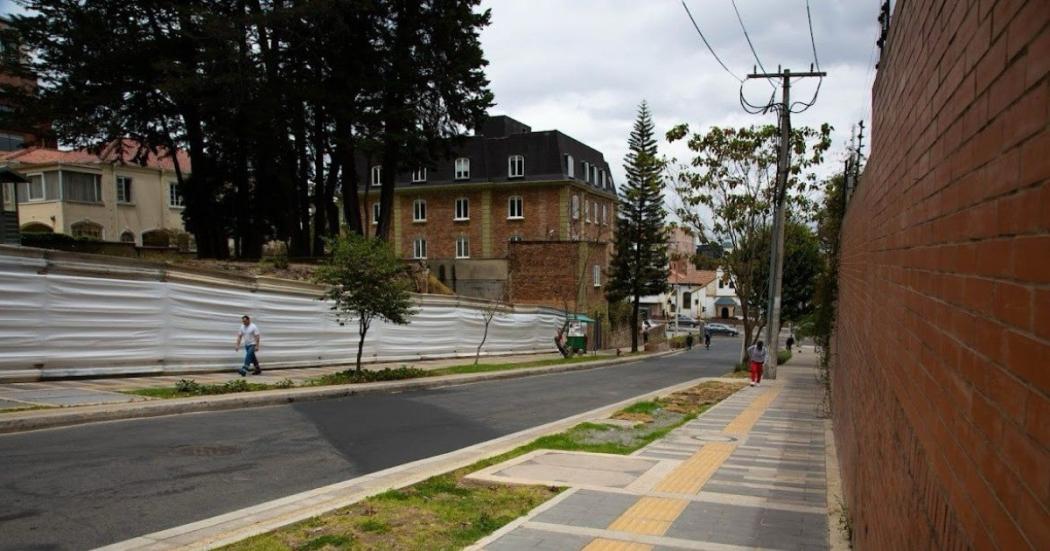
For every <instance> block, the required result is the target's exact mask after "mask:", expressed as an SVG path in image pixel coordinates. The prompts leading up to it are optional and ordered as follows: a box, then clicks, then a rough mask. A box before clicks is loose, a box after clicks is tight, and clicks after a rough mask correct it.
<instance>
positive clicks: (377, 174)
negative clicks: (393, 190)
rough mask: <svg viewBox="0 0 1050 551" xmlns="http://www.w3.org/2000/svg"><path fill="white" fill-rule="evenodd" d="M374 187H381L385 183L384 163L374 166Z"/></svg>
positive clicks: (372, 177) (372, 178)
mask: <svg viewBox="0 0 1050 551" xmlns="http://www.w3.org/2000/svg"><path fill="white" fill-rule="evenodd" d="M371 181H372V187H380V186H382V185H383V165H375V166H373V167H372V176H371Z"/></svg>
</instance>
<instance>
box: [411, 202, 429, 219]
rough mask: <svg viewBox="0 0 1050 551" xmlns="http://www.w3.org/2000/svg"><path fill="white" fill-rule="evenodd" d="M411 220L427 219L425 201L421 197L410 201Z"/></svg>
mask: <svg viewBox="0 0 1050 551" xmlns="http://www.w3.org/2000/svg"><path fill="white" fill-rule="evenodd" d="M412 221H413V222H426V221H427V202H426V201H424V200H423V199H416V200H415V201H413V202H412Z"/></svg>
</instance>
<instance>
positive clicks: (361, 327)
mask: <svg viewBox="0 0 1050 551" xmlns="http://www.w3.org/2000/svg"><path fill="white" fill-rule="evenodd" d="M357 332H358V334H359V335H361V339H360V340H359V341H357V364H356V365H357V372H358V373H361V353H362V352H363V351H364V349H365V335H366V334H367V333H368V323H367V322H365V320H364V318H361V319H359V320H357Z"/></svg>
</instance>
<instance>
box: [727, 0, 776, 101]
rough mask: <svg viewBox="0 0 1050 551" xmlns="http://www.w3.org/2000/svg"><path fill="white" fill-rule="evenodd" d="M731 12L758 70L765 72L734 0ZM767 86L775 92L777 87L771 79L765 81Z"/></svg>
mask: <svg viewBox="0 0 1050 551" xmlns="http://www.w3.org/2000/svg"><path fill="white" fill-rule="evenodd" d="M732 3H733V11H734V12H736V20H737V21H739V22H740V30H742V31H744V39H745V40H747V46H748V47H749V48H751V55H753V56H755V61H757V62H758V68H759V69H762V72H763V73H765V72H766V67H765V65H762V60H761V59H759V58H758V52H756V51H755V45H754V44H752V43H751V35H750V34H748V32H747V26H745V25H744V18H743V17H742V16H741V15H740V9H739V8H737V6H736V0H732ZM767 82H769V85H770V86H772V87H773V89H774V90H776V88H777V85H776V84H775V83H774V82H773V79H767Z"/></svg>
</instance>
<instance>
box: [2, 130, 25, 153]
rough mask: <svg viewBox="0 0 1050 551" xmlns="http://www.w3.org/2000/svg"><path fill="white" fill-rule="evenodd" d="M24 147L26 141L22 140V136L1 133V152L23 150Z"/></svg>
mask: <svg viewBox="0 0 1050 551" xmlns="http://www.w3.org/2000/svg"><path fill="white" fill-rule="evenodd" d="M24 146H25V140H23V139H22V136H20V135H18V134H9V133H7V132H0V151H14V150H16V149H22V147H24Z"/></svg>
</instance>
